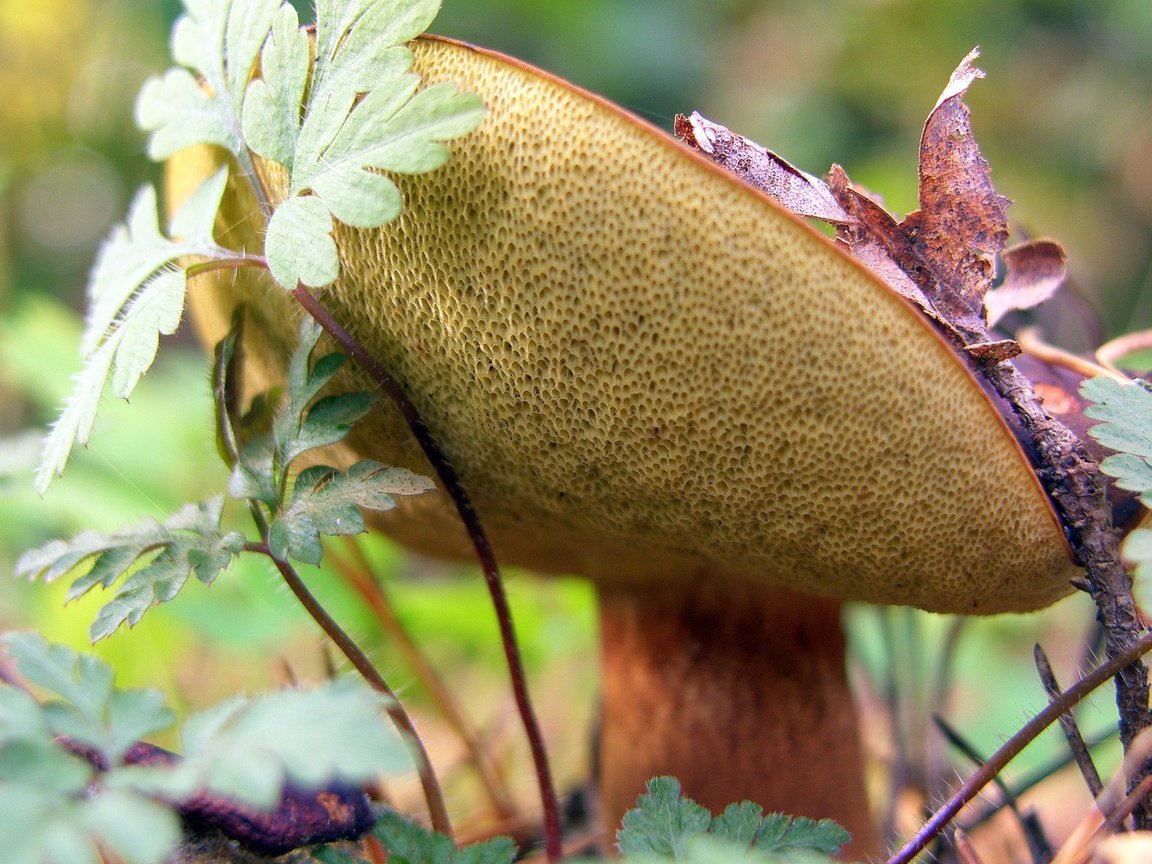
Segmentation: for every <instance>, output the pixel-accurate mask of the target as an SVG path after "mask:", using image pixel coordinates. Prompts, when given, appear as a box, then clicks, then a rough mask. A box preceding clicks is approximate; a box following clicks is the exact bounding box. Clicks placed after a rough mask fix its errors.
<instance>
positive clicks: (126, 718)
mask: <svg viewBox="0 0 1152 864" xmlns="http://www.w3.org/2000/svg"><path fill="white" fill-rule="evenodd" d="M3 644H4V648H5V650H6V651H7V652H8V654H9V656H10V657H12V659H13V660H14V661H15V662H16V668H17V669H18V670H19V672H20V674H21V675H23V676H24V677H25V678H26V679H27V680H28V681H29V682H30V683H32V684H35V685H36V686H38V687H43V688H44V689H45V690H48V691H50V692H51V693H54V694H56V695H58V696H59V697H61V698H60V699H59V700H52V701H48V702H46V703H44V704H43V705H42V706H40V716H41V718H42V722H43V723H44V724H45V725H46V726H47V728H48V729H50V730H51V732H52V734H53V735H63V736H67V737H68V738H72V739H74V740H76V741H79V742H81V743H84V744H87V745H89V746H91V747H93V748H95V749H96V750H97V752H99V753H100V754H101V755H102V756H103V758H104V760H105V761H106V762H107V763H108V764H109V765H117V764H119V762H120V761H121V759H122V758H123V756H124V753H125V751H126V750H127V749H128V747H129V746H131V745H132V744H133V743H134V742H135V741H138V740H139V739H140V738H143V737H144V736H145V735H149V734H151V733H153V732H157V731H159V730H161V729H166V728H167V727H169V726H171V725H172V722H173V715H172V712H171V711H169V710H168V708H167V707H166V706H165V705H164V701H163V699H162V698H161V697H160V695H159V694H158V693H156V692H155V691H151V690H118V689H115V688H114V686H113V684H114V675H113V672H112V668H111V667H110V666H109V665H108V664H107V663H104V662H103V661H101V660H99V659H97V658H95V657H92V656H91V655H87V654H84V655H80V654H77V653H76V652H75V651H73V650H72V649H70V648H68V647H66V646H63V645H49V644H48V643H47V642H46V641H45V640H44V637H42V636H40V635H39V634H37V633H25V632H20V633H10V634H7V635H5V636H4V638H3Z"/></svg>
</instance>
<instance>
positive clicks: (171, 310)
mask: <svg viewBox="0 0 1152 864" xmlns="http://www.w3.org/2000/svg"><path fill="white" fill-rule="evenodd" d="M186 281H187V280H186V277H185V275H184V271H183V270H178V269H176V268H173V269H170V270H161V271H160V272H159V273H157V274H155V275H154V276H152V277H150V278H149V279H148V281H147V282H145V283H144V285H143V286H142V287H141V288H140V291H139V292H138V293H137V294H136V295H135V296H134V297H133V298H132V299H131V300H130V301H129V302H128V304H127V305H126V306H125V307H124V318H123V321H122V323H121V325H120V326H121V330H122V335H121V338H120V340H119V345H118V347H117V349H116V357H115V361H114V366H113V371H112V392H113V393H115V394H116V395H117V396H119V397H120V398H121V399H127V398H128V397H129V396H131V395H132V391H133V390H135V389H136V382H138V381H139V380H140V376H141V375H143V374H144V373H145V372H146V371H147V370H148V369H149V368H151V366H152V361H153V360H155V359H156V351H157V350H158V349H159V347H160V334H164V335H166V336H170V335H171V334H173V333H175V332H176V328H177V327H179V326H180V319H181V318H182V317H183V315H184V287H185V284H186Z"/></svg>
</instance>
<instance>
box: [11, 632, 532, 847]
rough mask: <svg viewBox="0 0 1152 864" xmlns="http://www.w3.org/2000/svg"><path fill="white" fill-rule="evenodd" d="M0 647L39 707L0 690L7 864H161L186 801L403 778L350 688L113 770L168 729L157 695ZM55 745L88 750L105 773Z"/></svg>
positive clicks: (59, 649) (270, 709)
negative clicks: (176, 753) (162, 758)
mask: <svg viewBox="0 0 1152 864" xmlns="http://www.w3.org/2000/svg"><path fill="white" fill-rule="evenodd" d="M3 644H4V647H5V650H6V652H7V654H8V656H9V657H11V658H12V660H13V661H14V662H15V664H16V668H17V670H18V671H19V672H20V674H21V675H22V676H23V677H24V678H25V679H26V680H27V681H28V682H29V683H30V684H33V685H35V686H37V687H40V688H43V689H44V690H45V691H47V692H48V693H49V694H51V695H50V698H49V699H48V700H47V701H45V702H43V703H40V702H37V700H36V699H35V698H33V696H32V695H31V694H30V693H28V692H25V691H24V690H20V689H17V688H15V687H11V686H4V687H0V848H2V849H3V850H4V861H5V862H9V861H11V862H15V864H25V862H27V864H42V862H45V861H51V862H52V864H89V862H90V864H97V862H98V860H99V859H98V858H97V856H96V852H95V848H94V844H95V843H97V842H99V843H100V844H101V845H102V846H104V847H105V848H108V849H111V850H112V851H115V852H116V853H117V854H118V855H119V856H120V857H121V858H122V859H123V860H124V861H125V862H126V864H159V862H161V861H166V860H168V859H169V857H170V855H171V854H172V853H173V851H174V850H175V849H176V847H177V845H178V844H179V842H180V838H181V829H180V823H179V819H178V818H177V815H176V813H175V811H174V809H172V808H174V807H175V806H176V805H178V804H179V803H180V802H181V801H182V800H184V799H186V798H188V797H189V796H191V795H193V794H194V793H195V794H201V793H203V792H205V791H207V792H209V793H215V794H218V795H221V796H227V797H229V798H231V799H233V800H236V801H238V802H242V803H244V804H247V805H249V806H251V807H255V808H258V809H259V808H270V807H272V806H274V805H275V804H276V803H277V801H278V800H279V796H280V792H281V790H282V789H283V787H284V784H285V782H286V781H288V780H292V781H294V782H296V783H297V784H299V785H300V786H305V787H308V786H310V787H313V788H318V787H322V786H324V785H326V784H329V783H333V782H342V783H347V784H357V783H365V782H367V781H368V780H370V779H373V778H375V777H378V776H379V775H380V774H382V773H396V772H401V771H406V770H410V768H411V762H410V760H409V758H408V754H407V751H406V749H405V747H404V745H403V743H402V742H401V741H400V739H399V737H398V736H397V735H396V734H395V733H394V732H392V731H391V728H390V727H389V726H388V725H387V723H386V721H385V719H384V717H383V715H382V711H381V707H382V702H383V699H382V697H381V696H380V695H379V694H376V693H374V692H372V691H371V690H369V689H368V688H367V687H366V686H365V685H363V684H361V683H358V682H352V681H338V682H334V683H329V684H325V685H322V686H319V687H316V688H313V689H310V690H284V691H280V692H277V693H273V694H270V695H267V696H261V697H257V698H254V699H233V700H230V701H228V702H226V703H224V704H223V705H220V706H218V707H216V708H213V709H211V710H208V711H204V712H202V713H200V714H197V715H193V716H192V717H190V718H189V719H188V721H187V722H186V723H185V724H184V727H183V732H182V736H181V737H182V741H183V744H184V748H185V756H184V758H183V759H180V760H178V761H175V762H173V763H172V764H170V765H169V764H157V765H147V766H142V765H125V764H124V754H125V752H126V751H127V749H128V747H129V745H131V744H133V743H135V742H136V741H138V740H140V739H141V738H142V737H143V736H146V735H150V734H152V733H155V732H157V731H160V730H162V729H164V728H167V727H168V726H170V725H171V724H172V722H173V718H174V715H173V714H172V712H171V711H170V710H169V709H168V708H167V707H166V706H165V705H164V704H163V701H162V699H161V698H160V695H159V694H158V693H156V692H154V691H145V690H120V689H117V688H116V687H115V686H114V685H113V673H112V669H111V667H109V666H108V665H107V664H105V663H103V662H102V661H100V660H97V659H95V658H93V657H90V656H85V655H77V654H76V653H75V652H74V651H72V650H71V649H68V648H65V647H63V646H59V645H49V644H48V643H47V642H46V641H45V640H44V639H43V638H42V637H40V636H39V635H37V634H33V633H10V634H8V635H6V636H5V637H3ZM58 736H64V737H66V738H67V739H69V740H71V741H72V742H74V744H77V745H84V746H86V747H88V748H91V750H92V752H94V753H96V754H98V755H99V756H100V758H101V761H102V762H103V763H104V764H106V765H107V766H108V770H106V771H101V772H97V771H96V770H95V768H94V767H93V765H92V764H90V763H89V762H88V761H87V760H85V759H83V758H81V757H80V756H78V755H76V754H75V753H73V752H71V751H70V750H69V749H68V748H67V747H66V746H65V745H64V744H63V743H62V742H61V740H60V738H59V737H58ZM158 802H166V803H158ZM453 860H454V861H455V860H456V859H453ZM461 860H471V859H461ZM491 860H492V859H484V861H485V862H488V861H491ZM507 860H510V858H509V859H506V861H507ZM505 864H506V862H505Z"/></svg>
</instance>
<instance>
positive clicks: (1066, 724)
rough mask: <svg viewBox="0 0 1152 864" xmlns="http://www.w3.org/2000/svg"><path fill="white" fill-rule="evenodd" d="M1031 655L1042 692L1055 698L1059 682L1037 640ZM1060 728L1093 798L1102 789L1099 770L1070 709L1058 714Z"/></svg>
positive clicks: (1102, 783)
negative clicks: (1042, 686) (1042, 687)
mask: <svg viewBox="0 0 1152 864" xmlns="http://www.w3.org/2000/svg"><path fill="white" fill-rule="evenodd" d="M1032 655H1033V657H1034V659H1035V661H1036V672H1037V674H1039V676H1040V682H1041V683H1042V684H1043V685H1044V692H1045V693H1047V694H1048V698H1049V699H1055V698H1056V697H1058V696H1059V695H1060V684H1059V683H1058V682H1057V681H1056V674H1055V673H1054V672H1053V671H1052V664H1051V663H1050V662H1049V661H1048V655H1047V654H1046V653H1045V651H1044V649H1043V648H1041V647H1040V643H1039V642H1037V643H1036V645H1035V646H1034V647H1033V648H1032ZM1060 728H1061V729H1062V730H1063V731H1064V737H1065V738H1066V739H1068V749H1069V750H1070V751H1071V752H1072V758H1073V760H1075V762H1076V767H1077V768H1079V769H1080V775H1081V776H1082V777H1083V778H1084V783H1085V784H1086V785H1087V786H1088V791H1089V792H1091V793H1092V797H1093V798H1095V797H1096V796H1097V795H1099V794H1100V793H1101V792H1102V791H1104V782H1103V781H1102V780H1101V779H1100V772H1099V771H1097V770H1096V763H1095V762H1093V761H1092V754H1091V753H1089V752H1088V745H1087V744H1085V743H1084V736H1083V735H1081V734H1080V727H1079V726H1077V725H1076V717H1075V715H1074V714H1073V713H1072V712H1071V711H1067V712H1065V713H1063V714H1061V715H1060Z"/></svg>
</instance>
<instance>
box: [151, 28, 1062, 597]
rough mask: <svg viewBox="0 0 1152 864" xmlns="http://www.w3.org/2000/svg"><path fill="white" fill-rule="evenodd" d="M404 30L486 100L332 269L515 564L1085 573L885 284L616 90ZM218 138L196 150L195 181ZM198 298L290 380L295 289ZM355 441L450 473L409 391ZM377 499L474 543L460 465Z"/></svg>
mask: <svg viewBox="0 0 1152 864" xmlns="http://www.w3.org/2000/svg"><path fill="white" fill-rule="evenodd" d="M413 49H414V53H415V57H416V67H415V68H416V71H418V72H419V73H420V74H421V75H422V76H424V79H425V81H426V82H429V83H431V82H436V81H443V80H448V81H452V82H454V83H455V84H456V85H457V86H459V87H461V88H462V89H465V90H470V91H472V92H475V93H478V94H479V95H480V96H481V98H482V99H483V100H484V102H485V105H486V106H487V115H486V117H485V119H484V121H483V122H482V124H481V126H480V128H479V129H478V130H477V131H475V132H473V133H472V134H470V135H469V136H467V137H465V138H463V139H461V140H459V141H456V142H453V143H452V145H451V150H452V158H451V159H450V161H449V162H448V164H447V165H446V166H445V167H443V168H441V169H438V170H437V171H434V172H432V173H430V174H426V175H421V176H417V177H401V178H398V182H399V184H400V187H401V190H402V192H403V194H404V198H405V201H406V209H405V211H404V213H403V215H402V216H401V217H400V218H399V219H398V220H396V221H395V222H393V223H391V224H389V225H387V226H385V227H383V228H379V229H373V230H368V231H364V230H356V229H351V228H347V227H345V226H339V227H338V228H337V231H336V240H337V245H338V247H339V249H340V254H341V266H342V275H341V277H340V279H339V280H338V281H337V282H336V283H335V284H333V285H331V286H329V287H328V288H325V289H323V290H322V291H321V292H320V295H321V297H322V300H323V302H324V303H325V304H326V305H327V306H328V307H329V308H330V309H331V311H332V312H333V313H334V314H335V316H336V318H337V319H338V320H340V321H342V322H343V323H344V324H345V326H347V327H348V328H349V329H350V330H351V331H352V333H353V334H354V335H355V336H356V337H357V338H358V339H360V340H361V341H362V342H363V343H364V345H365V346H366V347H367V348H368V349H369V350H370V351H371V352H373V354H375V355H376V356H377V357H378V358H379V359H380V360H381V361H382V362H383V363H384V364H385V365H386V367H387V368H389V369H390V370H392V371H393V373H394V375H395V377H396V378H397V380H398V381H399V383H400V384H401V386H403V387H404V388H405V390H406V391H407V392H408V393H409V394H410V398H411V399H412V401H413V402H414V403H415V405H416V407H417V408H418V410H419V411H420V412H421V413H422V415H423V416H424V418H425V420H426V422H427V424H428V427H429V428H430V430H431V431H432V433H433V435H434V436H435V438H436V439H437V441H438V442H439V443H440V445H441V447H442V448H443V450H444V451H445V452H446V454H447V456H448V457H449V459H450V461H451V462H452V463H453V465H454V466H455V468H456V470H457V471H458V472H459V474H460V476H461V478H462V480H463V482H464V484H465V486H466V488H467V489H468V490H469V493H470V495H471V496H472V498H473V499H474V503H475V505H476V508H477V510H478V512H479V513H480V516H481V518H482V520H483V521H484V523H485V526H486V528H487V529H488V531H489V533H490V534H491V537H492V541H493V545H494V547H495V549H496V552H497V555H498V556H499V557H500V558H501V559H502V560H503V561H504V562H505V563H509V564H520V565H524V566H529V567H534V568H537V569H542V570H550V571H563V572H573V573H582V574H587V575H590V576H592V577H593V578H595V579H599V580H618V581H620V580H633V581H641V582H643V581H645V580H652V581H653V583H655V580H657V579H666V578H667V579H672V578H681V579H683V580H685V581H690V580H691V579H692V578H693V573H695V572H698V570H699V568H701V567H703V566H704V565H707V566H708V567H709V568H710V571H711V572H717V571H720V572H730V573H732V574H734V575H741V576H745V577H756V578H762V579H764V580H769V581H772V582H775V583H778V584H782V585H788V586H790V587H793V588H798V589H801V590H806V591H811V592H816V593H821V594H826V595H834V596H840V597H844V598H849V599H858V600H867V601H873V602H881V603H899V604H910V605H914V606H918V607H920V608H923V609H928V610H934V611H947V612H965V613H994V612H1002V611H1022V610H1030V609H1037V608H1040V607H1043V606H1046V605H1048V604H1050V603H1052V602H1053V601H1055V600H1056V599H1057V598H1059V597H1061V596H1063V595H1065V594H1068V593H1070V591H1071V587H1070V585H1069V579H1070V578H1071V577H1072V576H1074V575H1075V574H1076V572H1077V570H1076V568H1075V565H1074V564H1073V563H1072V561H1071V559H1070V556H1069V552H1068V549H1067V546H1066V543H1065V539H1064V536H1063V533H1062V531H1061V529H1060V527H1059V523H1058V520H1057V518H1056V516H1055V514H1054V512H1053V511H1052V508H1051V505H1050V503H1049V501H1048V498H1047V496H1046V495H1045V493H1044V491H1043V490H1042V488H1041V486H1040V485H1039V483H1038V481H1037V479H1036V477H1035V475H1034V472H1033V470H1032V468H1031V467H1030V465H1029V462H1028V460H1027V458H1026V457H1025V455H1024V453H1023V452H1022V451H1021V449H1020V447H1019V445H1018V444H1017V442H1016V441H1015V439H1014V438H1013V436H1012V434H1011V433H1010V432H1009V430H1008V428H1007V426H1006V425H1005V422H1004V421H1003V419H1002V418H1001V416H1000V413H999V410H998V409H997V408H996V407H995V406H994V405H993V404H992V403H991V401H990V400H989V398H988V397H987V396H986V395H985V393H984V392H983V391H982V389H981V387H980V386H979V384H978V383H977V382H976V380H975V379H974V378H973V376H972V374H971V372H970V371H969V369H968V368H966V366H965V362H964V361H963V360H961V359H960V358H958V357H957V356H956V354H955V353H954V352H953V351H952V349H951V348H950V347H949V346H948V345H947V344H945V342H944V341H943V340H942V339H941V338H940V337H939V336H938V334H937V333H936V332H935V331H934V330H933V329H932V327H931V326H930V325H929V324H928V323H927V322H926V321H925V320H923V319H922V318H921V316H920V315H919V314H918V313H917V312H916V311H914V310H913V309H912V308H911V307H910V306H909V305H908V304H907V303H906V302H905V301H904V300H902V299H901V298H900V297H898V296H897V295H896V294H895V293H894V292H893V291H892V290H891V289H889V288H888V287H887V286H885V285H884V284H883V283H881V282H880V281H879V280H878V279H876V278H875V277H874V276H873V275H872V274H870V273H869V272H867V271H866V270H865V269H864V268H863V267H861V266H860V265H859V264H857V263H856V262H855V261H853V260H852V259H850V258H849V257H848V256H847V255H846V254H844V253H843V252H841V251H840V250H839V249H837V248H836V247H835V246H833V244H832V243H830V242H829V241H828V240H827V239H826V238H825V237H823V236H821V235H819V234H818V233H817V232H815V231H813V230H812V229H811V228H810V227H809V226H807V225H806V224H804V223H803V222H801V221H800V220H798V219H796V218H795V217H793V216H792V215H791V214H789V213H787V212H785V211H783V210H782V209H781V208H780V207H779V206H777V205H776V204H775V203H774V202H773V201H771V200H769V199H768V198H766V197H765V196H763V195H762V194H760V193H758V192H756V191H755V190H753V189H751V188H749V187H748V186H746V185H744V184H742V183H741V182H740V181H739V180H737V179H736V178H734V177H733V176H731V175H729V174H727V173H725V172H724V171H722V170H721V169H719V168H717V167H715V166H714V165H712V164H710V163H709V162H707V161H706V160H704V159H702V158H699V157H698V156H697V155H695V154H693V153H692V152H690V151H689V150H688V149H687V148H685V147H684V146H682V145H681V144H679V143H678V142H676V141H675V140H674V139H672V138H671V137H669V136H668V135H666V134H664V133H662V132H660V131H659V130H656V129H654V128H652V127H651V126H649V125H648V124H646V123H644V122H642V121H640V120H638V119H636V118H635V117H632V116H630V115H629V114H627V113H626V112H624V111H623V110H621V109H620V108H618V107H616V106H614V105H612V104H610V103H608V102H606V101H605V100H603V99H601V98H598V97H596V96H594V95H592V94H589V93H587V92H585V91H583V90H581V89H579V88H576V87H574V86H573V85H571V84H568V83H566V82H564V81H561V80H559V79H557V78H555V77H553V76H551V75H549V74H547V73H544V72H541V71H539V70H537V69H534V68H531V67H529V66H527V65H525V64H523V63H520V62H518V61H515V60H512V59H509V58H507V57H503V56H500V55H497V54H494V53H491V52H487V51H483V50H480V49H477V48H474V47H471V46H468V45H463V44H459V43H454V42H449V41H445V40H439V39H424V40H420V41H418V42H416V43H414V45H413ZM210 158H213V157H210V156H208V154H206V153H205V152H204V151H200V152H195V151H192V152H186V153H185V154H183V155H181V156H178V157H177V158H176V159H175V161H174V163H173V165H172V166H171V170H170V173H169V176H170V183H171V187H172V193H173V194H172V197H173V198H174V199H177V200H178V199H180V198H181V197H182V196H184V195H186V194H187V192H188V191H189V190H190V189H191V188H193V187H194V186H195V183H196V182H197V181H198V180H199V179H201V178H203V177H204V176H205V174H206V172H207V171H208V170H209V167H210V166H209V164H208V163H209V159H210ZM217 158H218V157H217ZM272 182H273V183H274V185H275V184H276V183H277V182H278V181H277V178H275V177H272ZM279 187H280V188H281V189H282V188H283V183H282V182H280V183H279ZM231 188H232V191H231V192H230V193H229V195H228V196H227V197H226V201H225V208H224V211H223V213H222V216H221V222H220V224H221V225H222V226H228V230H227V231H222V238H223V240H224V241H225V242H229V243H231V244H234V245H236V244H239V245H246V246H248V247H252V246H253V245H254V244H253V241H252V238H254V237H255V236H256V234H255V232H257V231H258V230H260V227H261V226H260V225H259V224H257V222H256V220H255V219H254V218H253V217H252V216H251V214H252V213H254V212H255V207H254V206H253V203H252V200H251V198H250V197H248V193H247V192H246V187H245V186H244V184H241V183H235V182H234V184H233V186H232V187H231ZM245 238H248V239H247V241H246V240H245ZM191 298H192V305H193V309H194V312H195V314H196V317H197V319H198V323H199V326H200V330H201V333H202V335H203V337H204V338H205V339H206V340H208V341H213V340H216V339H218V338H219V337H220V336H221V335H222V334H223V332H224V331H225V330H226V328H227V326H228V323H229V321H230V317H231V310H232V308H233V307H234V306H235V304H237V303H239V302H246V303H247V304H248V310H249V311H248V318H249V320H248V322H247V325H246V326H247V329H246V331H245V332H246V335H245V339H246V348H245V351H246V361H245V362H246V370H247V371H246V375H247V382H248V383H247V386H248V387H249V388H250V389H252V390H255V389H257V388H261V387H264V386H267V385H268V384H269V383H273V382H275V381H278V380H280V378H281V375H282V368H283V366H284V364H285V358H286V357H287V355H288V352H289V350H290V348H291V345H292V344H293V342H294V340H295V334H296V327H297V325H296V321H297V320H298V317H299V315H300V314H301V313H300V311H299V310H298V308H297V307H296V306H295V303H294V301H293V300H292V298H291V297H290V296H289V295H288V294H287V293H286V292H284V291H283V290H282V289H280V288H278V287H276V286H275V284H274V283H273V282H272V281H271V279H270V278H268V277H267V276H266V275H265V274H262V273H260V272H258V271H252V270H241V271H239V273H238V274H232V273H228V274H225V275H222V276H215V277H212V276H208V277H200V279H198V280H197V282H196V283H195V284H194V285H193V288H192V292H191ZM347 385H348V386H357V387H360V388H365V389H369V388H370V387H371V384H370V382H369V381H368V379H367V378H366V377H364V376H363V375H362V373H358V372H355V371H352V372H350V373H349V380H348V381H347ZM344 455H345V456H346V457H347V458H353V457H356V458H363V457H372V458H376V459H379V460H381V461H384V462H388V463H391V464H399V465H406V466H409V467H411V468H413V469H414V470H417V471H423V472H425V473H429V469H428V465H427V463H426V462H425V461H424V459H423V457H422V456H421V454H420V453H419V451H418V449H417V447H416V445H415V443H414V442H413V441H412V439H411V437H410V436H409V434H408V432H407V430H406V429H405V427H404V426H403V424H402V423H401V421H400V419H399V416H398V414H396V413H395V412H394V411H392V410H391V409H381V410H378V411H376V412H374V413H373V414H372V415H371V416H370V417H369V418H367V419H366V420H365V421H364V422H362V423H361V424H360V425H359V426H358V427H356V428H355V429H354V431H353V435H352V437H351V438H350V439H349V442H348V448H347V452H346V453H345V454H344ZM379 524H380V525H381V526H382V527H384V528H385V530H388V531H390V532H391V533H393V534H394V535H396V536H397V537H399V538H400V539H402V540H404V541H405V542H408V543H410V544H412V545H414V546H416V547H417V548H419V549H421V550H423V551H430V552H435V553H438V554H444V555H458V556H466V555H467V554H468V549H469V547H468V544H467V540H466V538H465V537H464V535H463V532H462V530H461V529H460V528H459V526H458V524H457V520H456V518H455V515H454V511H453V509H452V506H451V503H450V502H449V501H448V500H447V498H446V496H445V495H444V494H442V493H440V494H433V495H426V496H417V497H416V498H413V499H411V500H406V501H404V502H403V503H402V504H401V506H400V507H399V508H398V509H397V510H396V511H393V512H390V513H388V514H385V515H384V516H383V517H382V518H380V520H379ZM674 574H679V576H678V577H677V576H676V575H674Z"/></svg>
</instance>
